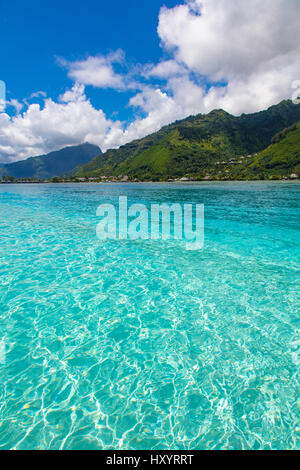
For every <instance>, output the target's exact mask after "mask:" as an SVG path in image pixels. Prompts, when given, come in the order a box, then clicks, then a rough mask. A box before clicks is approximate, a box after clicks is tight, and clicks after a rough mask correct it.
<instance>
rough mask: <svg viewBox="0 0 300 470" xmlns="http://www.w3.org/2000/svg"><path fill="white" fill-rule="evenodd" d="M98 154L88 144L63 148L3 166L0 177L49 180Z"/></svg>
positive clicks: (98, 150)
mask: <svg viewBox="0 0 300 470" xmlns="http://www.w3.org/2000/svg"><path fill="white" fill-rule="evenodd" d="M99 153H101V150H100V148H99V147H97V146H96V145H92V144H89V143H84V144H81V145H76V146H71V147H65V148H63V149H61V150H58V151H56V152H51V153H48V154H47V155H41V156H38V157H30V158H27V160H22V161H19V162H15V163H9V164H6V165H3V166H1V167H0V177H1V176H13V177H14V178H37V179H49V178H52V177H54V176H61V175H65V174H70V173H72V172H76V171H77V170H78V168H79V167H80V166H81V165H84V164H86V163H88V162H89V161H90V160H91V159H92V158H94V157H95V156H96V155H99Z"/></svg>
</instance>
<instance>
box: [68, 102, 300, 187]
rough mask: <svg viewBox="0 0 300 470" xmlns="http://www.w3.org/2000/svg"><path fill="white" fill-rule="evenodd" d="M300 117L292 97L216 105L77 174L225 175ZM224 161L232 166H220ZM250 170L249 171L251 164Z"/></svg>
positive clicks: (152, 177) (135, 176)
mask: <svg viewBox="0 0 300 470" xmlns="http://www.w3.org/2000/svg"><path fill="white" fill-rule="evenodd" d="M299 121H300V105H295V104H293V103H292V102H291V101H289V100H287V101H282V102H281V103H279V104H277V105H273V106H271V107H270V108H269V109H267V110H265V111H260V112H257V113H253V114H242V115H241V116H238V117H236V116H233V115H231V114H229V113H227V112H226V111H224V110H220V109H219V110H213V111H211V112H210V113H208V114H206V115H204V114H198V115H196V116H189V117H187V118H185V119H182V120H180V121H175V122H174V123H172V124H170V125H168V126H164V127H162V128H161V129H160V130H159V131H157V132H155V133H152V134H150V135H148V136H146V137H144V138H142V139H136V140H134V141H132V142H130V143H128V144H125V145H123V146H121V147H120V148H119V149H111V150H108V151H107V152H105V153H104V154H102V155H99V156H97V157H95V158H94V159H93V160H91V161H90V162H89V163H88V164H87V165H84V166H82V167H81V168H80V169H79V171H78V172H77V173H76V176H77V177H109V176H114V177H120V176H121V175H128V178H129V180H132V179H137V180H167V179H172V178H181V177H186V176H187V177H191V178H195V179H203V178H207V176H214V177H217V174H218V173H219V174H220V177H222V178H227V176H229V175H230V174H232V171H231V170H232V165H233V162H232V160H234V159H236V160H238V159H239V158H246V157H248V156H249V155H254V154H256V153H259V152H261V151H263V150H264V149H266V148H268V147H269V145H271V143H272V138H273V137H274V136H275V135H276V134H277V133H278V132H280V131H282V130H283V129H285V128H288V127H289V126H291V125H293V124H295V123H297V122H299ZM253 158H254V157H253ZM220 162H221V163H222V162H223V163H222V164H223V165H224V164H228V167H224V168H221V170H220V168H219V164H220ZM230 162H231V163H230ZM223 170H225V173H224V171H223ZM248 170H249V175H248V176H249V177H250V176H251V175H250V173H251V168H250V167H248ZM287 171H290V168H287ZM226 173H229V175H227V174H226ZM253 176H255V177H256V176H257V172H256V173H253ZM244 177H247V175H244Z"/></svg>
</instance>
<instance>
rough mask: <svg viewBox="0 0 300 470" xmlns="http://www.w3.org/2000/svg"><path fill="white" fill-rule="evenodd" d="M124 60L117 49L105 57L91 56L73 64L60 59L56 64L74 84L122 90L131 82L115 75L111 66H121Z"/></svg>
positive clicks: (121, 52)
mask: <svg viewBox="0 0 300 470" xmlns="http://www.w3.org/2000/svg"><path fill="white" fill-rule="evenodd" d="M124 60H125V55H124V52H123V51H122V50H121V49H119V50H117V51H115V52H112V53H110V54H108V55H106V56H105V55H98V56H96V57H92V56H91V57H88V58H87V59H85V60H79V61H75V62H68V61H66V60H64V59H61V58H60V59H58V62H59V64H60V65H61V66H63V67H65V68H66V69H67V70H68V76H69V77H70V78H71V79H72V80H74V81H75V82H78V83H82V84H83V85H92V86H94V87H97V88H113V89H117V90H124V89H126V88H128V87H130V86H131V82H130V81H129V80H128V79H127V77H126V76H125V75H124V74H123V75H122V74H118V73H116V72H115V70H114V65H113V64H122V63H124Z"/></svg>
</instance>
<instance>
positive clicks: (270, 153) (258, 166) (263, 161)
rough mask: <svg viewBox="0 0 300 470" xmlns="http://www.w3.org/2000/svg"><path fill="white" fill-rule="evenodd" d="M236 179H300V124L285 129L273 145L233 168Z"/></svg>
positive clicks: (276, 136)
mask: <svg viewBox="0 0 300 470" xmlns="http://www.w3.org/2000/svg"><path fill="white" fill-rule="evenodd" d="M230 173H231V175H232V177H233V178H234V179H246V178H248V177H249V176H251V177H253V178H258V179H265V178H270V177H271V178H274V179H277V178H285V177H291V176H292V175H293V177H294V178H295V177H296V175H297V177H298V178H300V122H299V123H296V124H294V125H292V126H290V127H288V128H287V129H283V130H282V131H280V132H279V133H278V134H276V135H275V136H274V137H273V139H272V144H271V145H270V146H269V147H267V148H266V149H265V150H263V151H262V152H259V153H257V154H254V155H253V156H251V158H249V159H247V160H246V161H243V162H242V164H239V165H237V166H236V167H235V168H232V170H231V172H230Z"/></svg>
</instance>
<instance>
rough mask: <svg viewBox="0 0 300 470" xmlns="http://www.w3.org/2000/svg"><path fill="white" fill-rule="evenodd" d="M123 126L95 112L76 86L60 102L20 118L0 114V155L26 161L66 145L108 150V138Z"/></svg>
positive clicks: (35, 107) (35, 108)
mask: <svg viewBox="0 0 300 470" xmlns="http://www.w3.org/2000/svg"><path fill="white" fill-rule="evenodd" d="M113 127H114V128H116V129H118V128H119V127H120V123H119V122H118V121H115V122H112V121H110V120H109V119H107V118H106V116H105V114H104V112H103V111H102V110H96V109H95V108H94V107H93V106H92V104H91V103H90V101H89V100H88V99H87V98H86V96H85V94H84V86H83V85H78V84H75V85H74V87H73V88H72V90H70V91H67V92H66V93H65V94H64V95H62V96H61V97H60V99H59V101H58V102H55V101H53V100H52V99H50V98H48V99H45V102H44V106H43V107H41V106H40V105H39V104H31V105H29V107H28V109H27V110H26V111H25V112H24V113H22V114H19V115H17V116H14V117H12V118H11V117H9V116H8V114H6V113H1V114H0V154H2V161H6V162H11V161H17V160H23V159H25V158H27V157H28V156H35V155H39V154H43V153H47V152H50V151H52V150H56V149H59V148H62V147H64V146H67V145H75V144H80V143H82V142H91V143H94V144H97V145H99V146H100V147H102V148H104V149H105V148H106V143H105V142H106V138H107V135H108V134H109V132H110V131H111V129H112V128H113Z"/></svg>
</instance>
